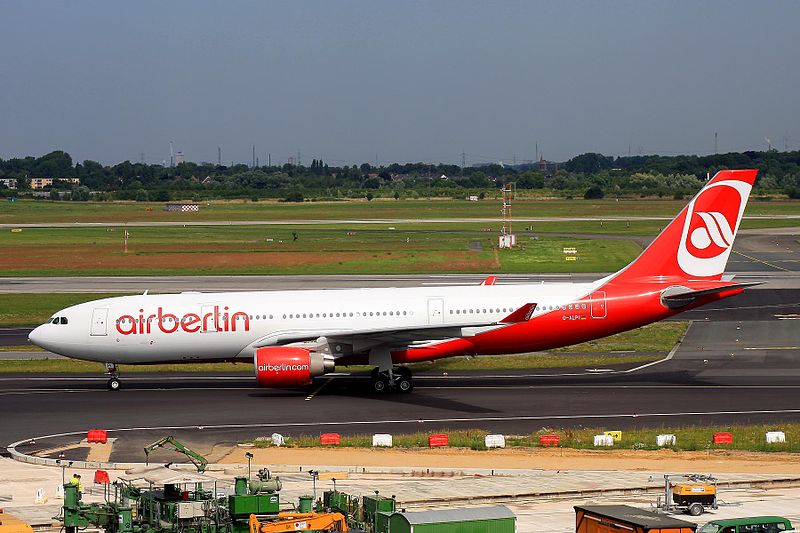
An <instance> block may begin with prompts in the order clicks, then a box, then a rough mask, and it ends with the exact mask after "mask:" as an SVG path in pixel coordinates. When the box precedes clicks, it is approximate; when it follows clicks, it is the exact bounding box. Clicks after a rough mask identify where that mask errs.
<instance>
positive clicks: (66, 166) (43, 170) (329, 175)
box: [0, 150, 800, 201]
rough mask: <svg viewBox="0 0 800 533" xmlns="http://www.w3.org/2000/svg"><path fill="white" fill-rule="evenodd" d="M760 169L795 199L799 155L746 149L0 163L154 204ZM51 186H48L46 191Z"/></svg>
mask: <svg viewBox="0 0 800 533" xmlns="http://www.w3.org/2000/svg"><path fill="white" fill-rule="evenodd" d="M737 168H758V169H760V172H759V177H758V181H757V182H756V187H757V189H758V190H759V191H761V192H762V193H764V194H787V195H789V196H790V197H792V198H800V152H797V151H794V152H778V151H775V150H770V151H767V152H744V153H729V154H718V155H709V156H670V157H666V156H632V157H616V158H614V157H608V156H604V155H602V154H595V153H587V154H582V155H579V156H576V157H574V158H572V159H570V160H569V161H566V162H564V163H560V164H559V163H547V164H546V165H544V166H540V165H539V164H533V165H518V166H513V167H512V166H503V165H499V164H496V165H483V166H473V167H466V168H461V167H459V166H456V165H444V164H426V163H409V164H397V163H395V164H391V165H385V166H380V167H374V166H372V165H370V164H368V163H364V164H362V165H360V166H356V165H352V166H338V167H336V166H329V165H328V164H326V163H325V162H324V161H321V160H316V159H315V160H313V161H312V162H311V165H309V166H302V165H292V164H286V165H281V166H259V167H255V168H253V167H250V166H247V165H232V166H222V165H214V164H209V163H201V164H197V163H191V162H187V163H181V164H179V165H176V166H175V167H171V168H170V167H164V166H162V165H148V164H142V163H131V162H130V161H124V162H122V163H118V164H116V165H110V166H104V165H101V164H100V163H97V162H96V161H88V160H87V161H83V162H82V163H80V162H73V160H72V157H71V156H70V155H69V154H67V153H66V152H63V151H56V152H52V153H49V154H47V155H44V156H42V157H25V158H15V159H8V160H3V159H0V178H15V179H17V180H18V191H16V192H11V191H0V192H2V194H4V195H8V194H22V195H25V194H30V180H31V178H53V179H56V180H58V179H59V178H80V185H79V186H78V185H73V184H68V183H65V182H59V181H56V182H54V184H53V185H52V186H51V187H48V188H46V189H45V193H46V194H49V195H50V196H51V197H52V198H54V199H56V198H64V197H65V196H66V197H67V198H71V199H75V200H86V199H89V198H94V199H98V200H105V199H107V200H111V199H121V200H140V201H145V200H157V201H166V200H170V199H195V200H200V199H210V198H253V199H258V198H284V199H288V200H290V201H299V200H302V199H303V198H346V197H362V198H363V197H367V198H372V197H375V196H384V197H392V196H393V197H395V198H400V197H418V196H453V197H463V196H465V195H467V194H479V193H480V192H488V191H492V190H494V191H496V190H497V189H498V187H499V186H500V184H502V183H503V182H514V183H515V184H516V187H517V189H547V190H549V191H552V192H553V193H554V194H558V195H562V196H574V195H583V196H586V197H591V198H600V197H603V196H607V195H610V196H621V195H638V196H665V195H667V196H674V197H681V196H685V195H687V194H692V193H694V192H695V191H696V190H698V189H699V188H700V187H701V186H702V184H703V182H704V181H705V179H706V176H707V175H709V174H710V175H713V174H714V173H715V172H717V171H718V170H722V169H737ZM48 189H49V191H48Z"/></svg>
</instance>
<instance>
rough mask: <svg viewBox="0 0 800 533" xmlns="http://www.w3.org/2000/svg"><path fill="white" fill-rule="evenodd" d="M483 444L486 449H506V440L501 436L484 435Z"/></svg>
mask: <svg viewBox="0 0 800 533" xmlns="http://www.w3.org/2000/svg"><path fill="white" fill-rule="evenodd" d="M484 442H485V444H486V447H487V448H505V447H506V438H505V437H504V436H503V435H486V438H485V439H484Z"/></svg>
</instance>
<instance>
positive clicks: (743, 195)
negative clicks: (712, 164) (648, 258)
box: [678, 180, 751, 276]
mask: <svg viewBox="0 0 800 533" xmlns="http://www.w3.org/2000/svg"><path fill="white" fill-rule="evenodd" d="M750 189H751V186H750V185H749V184H748V183H745V182H743V181H738V180H727V181H720V182H718V183H715V184H713V185H711V186H709V187H707V188H706V189H704V190H703V191H701V192H700V194H699V195H698V196H696V197H695V198H694V199H693V200H692V201H691V203H690V204H689V206H688V207H687V208H686V218H685V220H684V223H683V232H682V234H681V241H680V244H679V246H678V265H679V266H680V267H681V270H683V271H684V272H685V273H686V274H688V275H689V276H716V275H719V274H722V272H723V271H724V270H725V264H726V263H727V262H728V256H729V255H730V253H731V247H732V246H733V238H734V236H735V235H736V228H738V227H739V221H740V220H741V219H742V213H743V212H744V207H745V203H746V202H747V197H748V195H749V194H750Z"/></svg>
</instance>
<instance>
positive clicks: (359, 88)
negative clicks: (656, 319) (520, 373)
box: [0, 0, 800, 165]
mask: <svg viewBox="0 0 800 533" xmlns="http://www.w3.org/2000/svg"><path fill="white" fill-rule="evenodd" d="M798 20H800V2H796V1H764V2H753V1H749V0H748V1H724V2H723V1H704V2H690V1H660V2H649V1H630V2H623V1H591V2H589V1H586V2H567V1H552V2H548V1H542V2H533V1H526V2H511V1H504V2H490V1H474V2H469V1H457V2H456V1H454V2H449V1H423V2H412V1H408V2H405V1H404V2H388V1H386V2H384V1H375V0H372V1H335V2H331V1H318V2H316V1H314V2H312V1H291V2H289V1H286V2H277V1H275V2H271V1H270V2H267V1H254V2H243V1H230V2H206V1H174V2H161V1H151V0H145V1H137V2H108V1H106V0H99V1H76V2H61V1H44V0H43V1H27V0H10V1H8V2H3V4H2V6H0V158H4V159H8V158H11V157H22V156H26V155H34V156H38V155H42V154H45V153H48V152H50V151H53V150H59V149H62V150H65V151H67V152H69V153H70V154H71V155H72V156H73V158H74V159H75V160H76V161H82V160H85V159H92V160H96V161H100V162H102V163H105V164H114V163H117V162H120V161H124V160H130V161H139V160H140V159H142V157H143V158H144V160H145V161H146V162H148V163H161V162H162V161H169V153H170V147H169V142H170V141H173V142H174V146H175V150H176V151H182V152H183V153H184V154H185V156H186V159H187V160H190V161H196V162H201V161H210V162H216V160H217V148H218V147H220V148H221V150H222V161H223V163H224V164H230V163H231V162H240V163H241V162H243V163H250V162H251V159H252V149H253V146H255V147H256V154H257V156H258V158H259V162H260V163H261V164H265V163H266V162H267V159H268V157H270V156H269V155H268V154H271V158H272V162H273V164H275V163H284V162H286V161H287V159H288V158H289V157H297V156H298V153H299V155H300V160H301V162H302V163H303V164H309V163H310V162H311V160H312V159H314V158H317V159H323V160H324V161H325V162H327V163H329V164H331V165H341V164H354V163H362V162H369V163H372V164H374V163H375V161H376V160H377V161H378V163H379V164H386V163H390V162H409V161H425V162H445V163H457V164H460V163H461V160H462V153H464V154H466V155H465V156H464V158H465V160H466V163H467V164H474V163H478V162H488V161H492V162H498V161H502V162H504V163H513V162H514V160H516V161H517V162H522V161H524V160H532V159H535V157H536V155H537V153H538V154H540V155H542V156H544V157H545V158H546V159H549V160H554V161H564V160H566V159H569V158H571V157H573V156H575V155H578V154H581V153H585V152H600V153H603V154H606V155H626V154H628V153H631V154H634V155H635V154H640V153H645V154H652V153H658V154H663V155H673V154H678V153H688V154H693V153H697V154H707V153H713V152H714V150H715V143H714V135H715V132H716V133H717V135H718V144H717V146H718V150H719V152H727V151H742V150H764V149H766V148H767V146H768V144H767V140H766V139H769V140H770V141H771V144H772V146H773V147H774V148H777V149H779V150H783V149H784V148H785V147H788V148H789V149H793V150H797V149H800V101H799V100H798V95H800V31H798V30H797V27H796V25H797V21H798ZM537 144H538V152H537Z"/></svg>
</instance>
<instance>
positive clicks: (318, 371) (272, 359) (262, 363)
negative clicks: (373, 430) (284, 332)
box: [254, 346, 335, 388]
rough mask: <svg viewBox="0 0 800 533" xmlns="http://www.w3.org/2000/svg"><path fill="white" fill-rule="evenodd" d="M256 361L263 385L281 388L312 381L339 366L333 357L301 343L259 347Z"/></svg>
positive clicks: (258, 377)
mask: <svg viewBox="0 0 800 533" xmlns="http://www.w3.org/2000/svg"><path fill="white" fill-rule="evenodd" d="M254 362H255V367H256V379H257V380H258V384H259V385H261V386H262V387H281V388H286V387H302V386H305V385H308V384H309V383H311V378H314V377H317V376H321V375H322V374H327V373H328V372H333V369H334V366H335V365H334V362H333V358H332V357H330V356H327V357H326V356H325V355H324V354H321V353H319V352H312V351H311V350H309V349H307V348H300V347H297V346H270V347H267V348H259V349H257V350H256V355H255V361H254Z"/></svg>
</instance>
